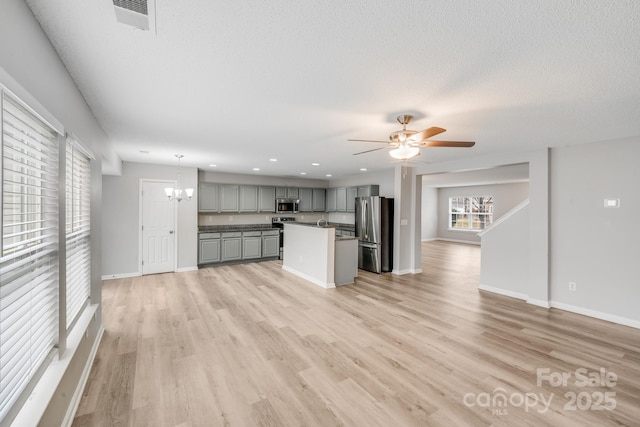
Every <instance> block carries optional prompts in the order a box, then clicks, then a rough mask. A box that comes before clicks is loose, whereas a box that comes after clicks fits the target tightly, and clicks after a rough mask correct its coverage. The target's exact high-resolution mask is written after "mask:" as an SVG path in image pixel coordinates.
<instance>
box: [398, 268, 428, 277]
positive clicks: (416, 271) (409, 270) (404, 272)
mask: <svg viewBox="0 0 640 427" xmlns="http://www.w3.org/2000/svg"><path fill="white" fill-rule="evenodd" d="M418 273H422V269H421V268H416V269H413V268H407V269H404V270H396V269H395V268H394V269H393V271H391V274H393V275H395V276H402V275H404V274H418Z"/></svg>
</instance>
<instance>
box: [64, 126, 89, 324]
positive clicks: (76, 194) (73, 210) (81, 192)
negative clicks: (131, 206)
mask: <svg viewBox="0 0 640 427" xmlns="http://www.w3.org/2000/svg"><path fill="white" fill-rule="evenodd" d="M66 154H67V159H66V169H67V170H66V240H67V281H66V287H67V295H66V301H67V329H68V328H69V327H70V326H71V324H72V323H73V322H74V320H75V319H76V317H77V316H78V315H79V314H80V311H81V310H82V308H83V307H84V306H85V304H86V303H87V301H88V300H89V290H90V286H91V253H90V234H91V225H90V220H89V219H90V214H91V210H90V202H91V168H90V166H91V165H90V159H89V157H87V156H86V155H85V154H84V152H83V150H81V149H80V148H79V146H78V142H77V141H76V140H75V139H74V138H73V137H71V136H67V149H66Z"/></svg>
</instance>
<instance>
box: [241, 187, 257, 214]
mask: <svg viewBox="0 0 640 427" xmlns="http://www.w3.org/2000/svg"><path fill="white" fill-rule="evenodd" d="M239 212H258V187H257V186H255V185H241V186H240V209H239Z"/></svg>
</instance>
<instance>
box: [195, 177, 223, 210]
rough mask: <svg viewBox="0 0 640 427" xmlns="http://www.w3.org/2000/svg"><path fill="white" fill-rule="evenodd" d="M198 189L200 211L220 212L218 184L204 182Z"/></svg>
mask: <svg viewBox="0 0 640 427" xmlns="http://www.w3.org/2000/svg"><path fill="white" fill-rule="evenodd" d="M198 187H199V188H198V211H200V212H218V210H219V205H218V197H219V196H218V184H210V183H204V182H203V183H202V184H200V185H199V186H198Z"/></svg>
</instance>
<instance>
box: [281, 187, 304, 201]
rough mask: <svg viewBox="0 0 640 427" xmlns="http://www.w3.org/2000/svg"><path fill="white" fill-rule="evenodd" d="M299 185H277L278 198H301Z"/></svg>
mask: <svg viewBox="0 0 640 427" xmlns="http://www.w3.org/2000/svg"><path fill="white" fill-rule="evenodd" d="M299 197H300V195H299V192H298V187H276V199H297V198H299Z"/></svg>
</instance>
